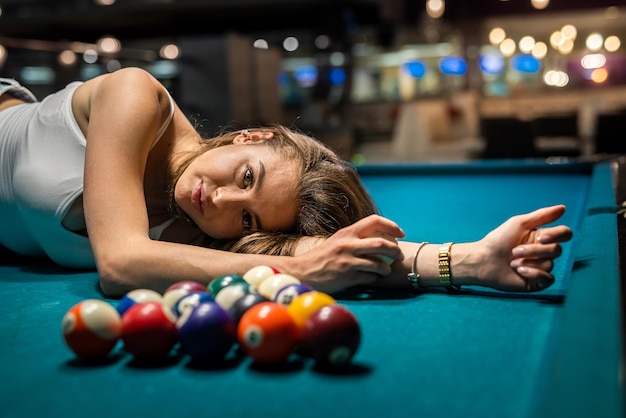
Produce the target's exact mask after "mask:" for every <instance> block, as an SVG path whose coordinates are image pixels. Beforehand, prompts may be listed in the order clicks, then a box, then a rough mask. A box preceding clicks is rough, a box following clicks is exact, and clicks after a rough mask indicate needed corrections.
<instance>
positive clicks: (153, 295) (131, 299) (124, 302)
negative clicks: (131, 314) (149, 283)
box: [117, 289, 163, 316]
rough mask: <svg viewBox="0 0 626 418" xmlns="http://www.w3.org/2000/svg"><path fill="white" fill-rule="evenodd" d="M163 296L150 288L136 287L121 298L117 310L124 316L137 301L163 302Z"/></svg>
mask: <svg viewBox="0 0 626 418" xmlns="http://www.w3.org/2000/svg"><path fill="white" fill-rule="evenodd" d="M162 301H163V296H161V294H160V293H158V292H155V291H154V290H150V289H135V290H131V291H130V292H128V293H126V294H125V295H124V296H123V297H122V299H120V301H119V303H118V305H117V311H118V312H119V313H120V315H121V316H124V313H126V311H127V310H129V309H130V308H131V306H133V305H135V304H137V303H143V302H162Z"/></svg>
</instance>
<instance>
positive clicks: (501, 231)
mask: <svg viewBox="0 0 626 418" xmlns="http://www.w3.org/2000/svg"><path fill="white" fill-rule="evenodd" d="M564 212H565V207H564V206H562V205H559V206H551V207H546V208H542V209H538V210H536V211H534V212H530V213H527V214H524V215H517V216H513V217H511V218H509V219H508V220H507V221H505V222H504V223H503V224H502V225H500V226H499V227H497V228H496V229H494V230H493V231H491V232H490V233H489V234H487V235H486V236H485V237H484V238H483V239H482V240H480V241H478V242H477V243H476V246H477V250H478V251H479V252H480V254H481V258H482V262H481V263H480V267H479V268H478V272H477V275H476V276H477V277H476V278H477V279H478V283H477V284H478V285H481V286H488V287H492V288H494V289H498V290H504V291H510V292H511V291H512V292H516V291H517V292H519V291H522V292H532V291H538V290H542V289H545V288H546V287H548V286H550V285H551V284H552V283H554V277H553V276H552V274H551V273H550V272H551V271H552V267H553V266H554V259H555V258H556V257H558V256H560V255H561V246H560V243H562V242H566V241H568V240H570V239H571V238H572V230H571V229H570V228H568V227H567V226H563V225H559V226H553V227H545V228H541V227H542V226H543V225H546V224H549V223H551V222H554V221H556V220H557V219H559V218H560V217H561V215H563V213H564Z"/></svg>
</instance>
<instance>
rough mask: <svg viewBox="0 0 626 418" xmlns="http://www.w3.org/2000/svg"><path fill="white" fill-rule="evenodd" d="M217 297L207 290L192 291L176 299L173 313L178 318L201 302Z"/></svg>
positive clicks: (210, 300)
mask: <svg viewBox="0 0 626 418" xmlns="http://www.w3.org/2000/svg"><path fill="white" fill-rule="evenodd" d="M214 300H215V299H214V298H213V296H211V295H209V294H208V293H207V292H206V291H202V292H197V291H194V292H190V293H187V294H186V295H183V296H182V297H181V298H180V299H178V300H177V301H176V303H175V304H174V306H173V307H172V313H173V314H174V316H175V317H176V318H178V317H180V316H181V315H182V314H183V313H184V312H185V311H186V310H187V309H193V308H195V307H196V306H198V305H199V304H200V303H201V302H212V301H214Z"/></svg>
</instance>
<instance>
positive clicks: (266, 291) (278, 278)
mask: <svg viewBox="0 0 626 418" xmlns="http://www.w3.org/2000/svg"><path fill="white" fill-rule="evenodd" d="M290 284H300V280H298V279H296V278H295V277H293V276H292V275H289V274H285V273H278V274H275V275H273V276H270V277H268V278H267V279H265V280H263V281H262V282H261V283H260V284H259V285H258V286H257V290H258V292H259V293H260V294H262V295H263V296H265V297H266V298H268V299H269V300H274V297H275V296H276V293H277V292H278V291H279V290H280V289H282V288H283V287H285V286H287V285H290Z"/></svg>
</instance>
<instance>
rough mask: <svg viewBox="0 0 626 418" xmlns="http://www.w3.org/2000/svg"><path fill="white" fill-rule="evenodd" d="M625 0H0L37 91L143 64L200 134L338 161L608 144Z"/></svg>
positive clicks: (615, 130)
mask: <svg viewBox="0 0 626 418" xmlns="http://www.w3.org/2000/svg"><path fill="white" fill-rule="evenodd" d="M622 42H626V0H622V1H615V0H612V1H611V0H508V1H506V0H282V1H277V0H55V1H52V0H0V76H3V77H12V78H15V79H18V80H19V81H21V82H22V83H23V84H25V85H26V86H28V87H29V88H31V89H32V90H33V91H34V92H35V94H36V95H37V96H38V97H39V98H43V97H44V96H45V95H46V94H48V93H50V92H53V91H55V90H58V89H60V88H62V87H63V86H65V84H67V83H68V82H71V81H74V80H87V79H89V78H92V77H96V76H98V75H99V74H103V73H107V72H111V71H115V70H117V69H119V68H123V67H129V66H137V67H142V68H145V69H147V70H148V71H150V72H151V73H152V74H153V75H154V76H156V77H157V78H158V79H159V80H161V82H162V83H163V84H164V85H165V86H166V87H167V88H168V89H169V90H170V91H171V93H172V95H173V96H174V97H175V99H176V100H177V102H178V103H179V105H180V107H181V108H182V109H183V111H184V112H185V113H186V114H187V115H188V117H189V118H190V119H191V120H192V121H193V122H194V123H195V124H196V126H197V127H198V129H199V130H200V131H201V132H202V133H203V134H204V135H213V134H215V133H216V132H217V131H218V130H220V129H222V128H225V127H230V128H238V127H244V126H250V125H254V124H260V123H283V124H287V125H290V126H295V127H297V128H299V129H300V130H303V131H306V132H309V133H311V134H313V135H314V136H316V137H318V138H319V139H321V140H322V141H324V142H326V143H327V144H329V145H330V146H331V147H333V148H334V149H335V150H337V151H338V152H339V153H340V155H342V156H343V157H344V158H345V159H347V160H351V161H353V162H354V163H356V164H362V163H380V162H442V161H445V162H459V161H460V162H463V161H469V160H473V159H489V158H561V157H581V158H595V157H597V156H598V155H605V154H621V153H626V45H624V44H622Z"/></svg>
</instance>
